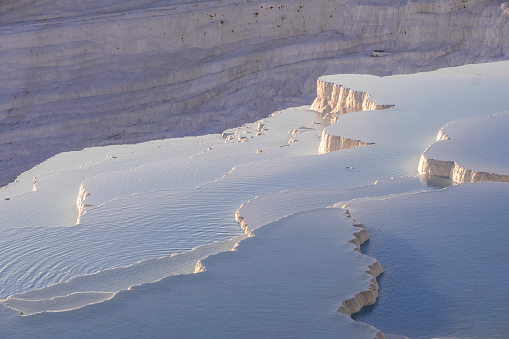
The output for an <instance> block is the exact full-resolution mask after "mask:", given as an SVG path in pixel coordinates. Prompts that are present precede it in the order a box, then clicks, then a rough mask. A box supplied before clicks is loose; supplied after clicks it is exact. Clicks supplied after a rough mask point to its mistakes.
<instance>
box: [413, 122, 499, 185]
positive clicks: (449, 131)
mask: <svg viewBox="0 0 509 339" xmlns="http://www.w3.org/2000/svg"><path fill="white" fill-rule="evenodd" d="M508 123H509V113H507V112H505V113H501V114H497V115H494V116H491V117H485V118H473V119H460V120H456V121H453V122H451V123H449V124H447V125H446V126H444V127H443V128H442V129H441V130H440V131H439V132H438V136H437V141H436V142H435V143H434V144H433V145H431V146H430V147H428V148H427V149H426V150H425V151H424V153H423V154H422V155H421V159H420V161H419V167H418V172H419V174H420V175H421V177H423V180H424V181H426V180H428V178H430V177H446V178H450V179H451V180H452V182H454V183H463V182H479V181H494V182H509V163H508V162H507V161H506V159H507V150H506V145H507V136H506V134H507V133H506V126H507V124H508Z"/></svg>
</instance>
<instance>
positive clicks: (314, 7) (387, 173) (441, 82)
mask: <svg viewBox="0 0 509 339" xmlns="http://www.w3.org/2000/svg"><path fill="white" fill-rule="evenodd" d="M0 22H1V25H0V58H1V60H2V65H0V167H1V170H2V171H1V173H0V184H1V185H4V184H7V183H9V184H8V185H6V186H5V187H2V189H0V252H1V253H2V261H1V262H0V328H1V332H0V336H5V337H8V338H10V337H12V338H34V337H72V338H76V337H87V338H89V337H105V336H108V337H110V336H111V334H114V336H118V337H167V336H169V335H170V336H175V337H195V338H199V337H203V338H213V337H217V338H236V337H256V338H260V337H331V336H337V335H338V334H340V335H342V336H344V337H346V338H375V337H376V338H382V336H383V335H382V334H381V332H380V331H379V329H378V328H375V327H373V326H371V325H367V324H364V323H360V322H355V321H353V320H352V319H351V318H350V317H348V316H347V315H349V314H351V313H352V312H356V311H358V310H359V309H360V308H361V307H362V306H364V305H367V304H372V303H373V302H374V301H375V298H376V295H377V290H378V284H377V282H376V280H374V277H375V276H376V275H378V274H380V273H381V272H382V268H381V267H382V265H383V266H385V265H384V263H381V264H382V265H380V263H379V262H378V261H377V259H376V258H371V257H368V256H366V255H363V254H361V253H359V245H360V243H362V242H363V241H365V240H366V239H367V238H368V234H367V232H369V227H368V228H367V232H366V230H365V229H364V228H363V227H361V226H360V225H359V224H358V223H357V221H354V220H353V219H352V218H351V215H350V212H349V205H350V204H351V203H352V201H353V203H354V204H360V202H361V201H366V200H367V201H371V200H373V199H385V200H388V201H391V199H390V197H392V196H394V195H403V196H416V197H420V196H426V194H424V193H422V192H421V191H433V190H435V189H434V188H431V187H424V186H423V185H422V184H421V182H420V180H419V178H418V177H417V174H418V173H417V163H418V161H419V157H420V155H421V154H422V152H423V150H424V149H425V148H426V147H427V146H429V145H430V144H431V143H432V142H433V137H434V135H435V134H436V131H437V130H439V129H440V127H442V126H444V125H445V124H446V123H448V122H450V121H453V120H456V119H460V118H471V117H482V116H490V115H493V114H496V113H498V112H501V111H503V110H506V109H507V108H508V107H509V97H508V96H507V94H506V89H507V87H508V83H509V71H508V70H509V64H508V61H500V62H495V63H491V64H478V65H470V66H461V67H457V68H447V69H442V70H439V71H433V72H429V73H417V74H413V75H395V76H390V77H382V78H380V77H378V76H374V75H340V76H338V75H337V76H325V77H322V78H321V79H320V80H319V81H318V86H317V85H316V84H317V78H318V77H319V76H321V75H323V74H337V73H341V72H343V73H346V72H348V73H371V74H377V75H390V74H396V73H412V72H418V71H429V70H434V69H437V68H440V67H445V66H456V65H462V64H465V63H479V62H483V61H484V62H486V61H495V60H503V59H506V58H507V55H508V52H509V38H508V37H509V9H508V5H507V4H506V3H501V2H498V1H483V0H468V1H466V0H443V1H424V0H422V1H413V2H410V1H396V2H393V1H391V2H389V1H370V0H368V1H346V0H345V1H339V2H338V1H334V2H331V1H323V0H311V1H307V2H299V1H293V0H288V1H280V0H279V1H272V0H271V1H269V2H264V3H263V4H261V3H260V2H256V1H240V0H238V1H227V2H224V1H209V2H197V1H185V0H183V1H153V0H143V1H134V0H133V1H124V2H122V3H119V1H118V0H107V1H102V2H92V1H71V0H62V1H59V2H58V4H56V3H55V2H54V1H50V0H39V1H36V0H23V1H17V2H11V1H3V2H1V3H0ZM317 87H318V92H316V89H317ZM315 93H316V94H315ZM358 93H362V94H360V95H359V94H358ZM336 94H338V95H336ZM315 96H316V100H315V104H313V106H312V108H313V109H314V110H318V111H319V112H316V111H314V110H311V109H310V107H311V106H308V105H310V104H311V103H312V102H313V98H314V97H315ZM301 105H306V106H301ZM393 105H394V107H392V106H393ZM294 106H295V107H294ZM288 107H293V108H288ZM389 107H391V109H387V108H389ZM359 108H360V109H363V110H364V109H376V110H370V111H359V112H352V111H354V110H356V109H359ZM381 108H384V109H381ZM271 112H274V113H272V114H271ZM344 113H347V114H344ZM269 114H270V116H269ZM341 114H344V115H341ZM339 115H341V116H339ZM261 118H263V119H261ZM260 119H261V120H260ZM332 123H334V124H333V125H331V126H329V125H330V124H332ZM324 128H325V129H324ZM223 131H224V132H223ZM213 132H214V133H219V132H223V134H222V135H221V134H210V133H213ZM193 135H194V136H193ZM197 135H199V136H197ZM327 136H331V137H330V138H329V139H330V140H336V139H337V138H343V139H339V140H340V142H339V144H340V146H339V147H331V146H330V145H329V144H331V142H327V141H324V139H327ZM168 137H173V138H171V139H165V138H168ZM345 140H353V141H352V142H350V141H345ZM336 141H337V140H336ZM336 141H334V142H336ZM347 144H348V146H349V147H347V148H350V149H343V150H341V151H338V152H332V151H334V150H336V149H340V148H345V147H342V146H346V145H347ZM367 144H369V145H367ZM93 146H94V147H93ZM350 146H352V147H353V146H358V147H356V148H355V149H352V148H351V147H350ZM84 147H85V148H84ZM83 148H84V149H83ZM63 151H67V152H63ZM60 152H62V153H60ZM319 153H323V154H319ZM34 165H36V166H35V167H33V166H34ZM16 176H17V178H16V180H15V181H14V182H13V179H14V178H15V177H16ZM393 178H395V179H393ZM493 185H496V184H493ZM482 187H485V188H486V191H487V192H489V191H490V190H492V191H493V192H495V193H496V192H498V191H497V190H498V189H499V188H500V186H489V185H486V186H482ZM455 189H456V188H455ZM409 192H412V194H410V193H409ZM441 192H443V191H441ZM446 192H450V191H447V190H446ZM454 192H456V191H454ZM497 194H498V193H497ZM472 195H474V194H473V193H472V194H470V193H469V194H467V195H465V199H466V202H465V205H468V204H469V202H470V201H471V200H469V198H468V197H471V196H472ZM430 196H431V194H430ZM352 199H353V200H352ZM503 199H504V197H503V196H502V201H506V200H503ZM385 200H382V201H385ZM472 201H474V200H472ZM333 205H334V207H335V208H334V207H332V206H333ZM326 207H331V208H326ZM341 207H344V209H341ZM375 210H376V209H375ZM375 210H374V211H375ZM446 210H447V209H445V208H444V209H442V210H440V211H442V212H443V213H446ZM495 213H496V212H495ZM441 215H442V214H440V213H437V214H436V217H437V218H440V216H441ZM402 224H404V222H402ZM458 232H459V231H458ZM382 239H383V238H382ZM430 241H431V240H430ZM428 245H429V243H428ZM422 246H426V244H423V245H422ZM504 272H507V270H504ZM506 280H507V279H506ZM479 309H480V310H481V309H482V310H484V309H483V308H479ZM341 313H343V314H341ZM20 314H21V315H26V316H23V317H22V316H19V315H20ZM388 314H390V313H388ZM444 318H445V317H444ZM474 318H475V317H474ZM421 319H422V318H421ZM469 319H470V318H469ZM495 319H496V318H495ZM492 328H494V329H496V328H497V327H496V326H492ZM388 333H400V334H404V335H407V334H406V333H404V331H398V329H397V328H396V329H390V330H389V331H388ZM430 333H431V332H430ZM463 333H465V332H463ZM490 333H491V332H490ZM425 335H426V334H425ZM436 335H437V336H446V335H449V332H437V334H436Z"/></svg>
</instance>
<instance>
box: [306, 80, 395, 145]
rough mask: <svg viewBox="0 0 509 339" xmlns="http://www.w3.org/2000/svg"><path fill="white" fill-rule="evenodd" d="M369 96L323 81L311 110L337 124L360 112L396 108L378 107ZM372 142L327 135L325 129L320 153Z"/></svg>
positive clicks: (319, 85) (388, 106) (318, 85)
mask: <svg viewBox="0 0 509 339" xmlns="http://www.w3.org/2000/svg"><path fill="white" fill-rule="evenodd" d="M369 96H370V95H369V94H368V93H366V92H362V91H356V90H353V89H350V88H346V87H344V86H342V85H338V84H335V83H332V82H326V81H323V80H321V79H318V81H317V90H316V99H315V100H314V101H313V104H312V105H311V108H310V109H311V110H314V111H317V112H319V113H322V114H325V115H326V116H327V117H329V118H331V121H332V122H337V121H338V120H339V116H341V115H343V114H346V113H351V112H358V111H371V110H382V109H389V108H391V107H394V105H377V104H376V103H375V102H373V101H372V100H369ZM373 144H374V143H372V142H364V141H361V140H356V139H350V138H345V137H342V136H339V135H333V134H329V133H327V130H326V129H324V130H323V131H322V135H321V141H320V146H319V147H318V153H319V154H324V153H328V152H334V151H338V150H341V149H349V148H355V147H358V146H367V145H373Z"/></svg>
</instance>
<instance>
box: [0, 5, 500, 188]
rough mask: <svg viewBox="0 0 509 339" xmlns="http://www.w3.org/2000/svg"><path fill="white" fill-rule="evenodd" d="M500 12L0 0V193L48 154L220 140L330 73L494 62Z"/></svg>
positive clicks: (489, 8) (491, 8) (291, 102)
mask: <svg viewBox="0 0 509 339" xmlns="http://www.w3.org/2000/svg"><path fill="white" fill-rule="evenodd" d="M508 6H509V5H508V3H503V2H501V1H482V0H452V1H451V0H447V1H415V2H410V1H369V0H368V1H324V0H312V1H281V0H280V1H264V2H259V1H210V2H199V1H192V2H191V1H154V0H144V1H122V2H119V1H116V0H109V1H105V2H104V1H103V2H101V3H98V4H96V3H94V2H88V1H80V2H76V1H70V0H65V1H60V2H59V3H58V5H55V3H54V2H53V1H50V0H43V1H35V0H26V1H17V2H2V3H0V22H1V23H2V25H1V26H0V58H1V60H2V65H1V66H0V99H1V100H0V124H1V125H0V126H1V127H0V128H1V130H0V166H1V168H2V176H1V177H0V184H5V183H7V182H8V181H11V180H12V179H13V178H14V177H15V176H16V175H17V174H19V173H20V172H21V171H22V170H24V169H28V168H30V167H31V166H33V165H34V164H36V163H38V162H40V161H42V160H44V159H46V158H48V157H49V156H52V155H54V154H56V153H58V152H61V151H66V150H73V149H80V148H83V147H85V146H92V145H104V144H113V143H130V142H139V141H143V140H150V139H155V138H164V137H173V136H182V135H189V134H199V133H205V132H218V131H221V130H224V129H225V128H227V127H232V126H237V125H240V124H241V123H242V122H246V121H254V120H256V119H258V118H261V117H263V116H266V115H267V114H268V113H270V112H272V111H274V110H276V109H281V108H285V107H291V106H296V105H298V104H303V103H306V104H308V103H309V101H310V99H311V98H312V97H313V95H314V92H315V84H316V79H317V78H318V76H320V75H322V74H327V73H329V74H330V73H340V72H349V73H371V74H377V75H385V74H393V73H410V72H416V71H424V70H431V69H436V68H439V67H443V66H454V65H460V64H465V63H473V62H481V61H492V60H496V59H501V58H505V57H506V56H507V54H508V53H507V52H508V50H509V15H508V13H509V9H508Z"/></svg>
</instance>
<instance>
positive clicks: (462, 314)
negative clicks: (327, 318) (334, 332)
mask: <svg viewBox="0 0 509 339" xmlns="http://www.w3.org/2000/svg"><path fill="white" fill-rule="evenodd" d="M508 202H509V185H508V184H504V183H502V184H493V183H488V184H486V183H483V184H462V185H459V186H454V187H450V188H448V189H446V190H445V191H437V192H431V193H424V194H418V195H413V196H404V197H397V198H393V199H389V200H384V201H378V202H368V203H365V204H362V203H361V204H359V205H354V206H352V207H351V209H352V215H353V217H354V218H356V220H357V221H360V222H362V223H364V224H365V225H366V227H367V229H368V230H369V232H370V234H371V240H370V241H369V243H368V244H366V245H365V246H364V248H363V251H364V253H366V254H368V255H370V256H373V257H376V258H377V259H378V260H379V261H380V262H381V263H382V265H383V266H384V269H385V273H384V274H383V275H382V277H381V278H380V296H379V299H378V302H377V303H376V304H375V305H374V306H371V307H367V308H365V309H363V310H362V311H361V312H359V313H358V314H356V315H354V317H353V318H354V319H355V320H357V321H362V322H367V323H369V324H372V325H374V326H375V327H377V328H379V329H380V330H381V331H383V332H384V333H397V334H401V335H405V336H408V337H411V338H432V337H459V338H508V337H509V308H508V307H507V305H508V304H509V262H508V259H509V246H508V245H507V236H508V235H509V227H508V226H509V221H508V220H509V209H508V208H507V206H508Z"/></svg>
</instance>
